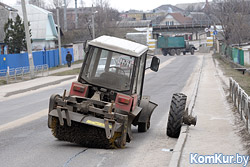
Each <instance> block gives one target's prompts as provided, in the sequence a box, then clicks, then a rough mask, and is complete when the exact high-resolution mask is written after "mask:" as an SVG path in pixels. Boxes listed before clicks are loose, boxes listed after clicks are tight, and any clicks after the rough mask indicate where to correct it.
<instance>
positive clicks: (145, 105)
mask: <svg viewBox="0 0 250 167" xmlns="http://www.w3.org/2000/svg"><path fill="white" fill-rule="evenodd" d="M157 106H158V105H157V104H155V103H153V102H151V101H150V96H143V97H142V100H141V103H140V107H141V108H142V111H141V113H140V114H139V118H138V121H137V122H138V123H139V122H147V121H148V119H149V118H150V117H151V115H152V113H153V111H154V109H155V108H156V107H157Z"/></svg>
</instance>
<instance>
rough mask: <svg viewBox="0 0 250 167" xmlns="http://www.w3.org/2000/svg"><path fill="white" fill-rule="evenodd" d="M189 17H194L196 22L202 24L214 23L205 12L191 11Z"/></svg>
mask: <svg viewBox="0 0 250 167" xmlns="http://www.w3.org/2000/svg"><path fill="white" fill-rule="evenodd" d="M188 17H191V18H192V19H193V23H194V24H200V25H211V24H212V20H211V19H210V18H209V17H208V15H207V14H206V13H204V12H190V14H189V15H188Z"/></svg>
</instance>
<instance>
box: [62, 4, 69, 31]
mask: <svg viewBox="0 0 250 167" xmlns="http://www.w3.org/2000/svg"><path fill="white" fill-rule="evenodd" d="M63 16H64V31H68V28H67V6H66V0H64V15H63Z"/></svg>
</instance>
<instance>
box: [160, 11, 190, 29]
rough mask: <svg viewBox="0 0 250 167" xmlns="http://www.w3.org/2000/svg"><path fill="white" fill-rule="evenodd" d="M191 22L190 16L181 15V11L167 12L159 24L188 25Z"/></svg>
mask: <svg viewBox="0 0 250 167" xmlns="http://www.w3.org/2000/svg"><path fill="white" fill-rule="evenodd" d="M189 24H192V18H191V17H186V16H183V15H182V14H181V13H168V14H167V15H166V16H165V18H164V19H163V20H162V21H161V23H160V25H167V26H173V25H189Z"/></svg>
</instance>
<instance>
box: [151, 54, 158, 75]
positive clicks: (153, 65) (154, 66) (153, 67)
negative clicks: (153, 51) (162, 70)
mask: <svg viewBox="0 0 250 167" xmlns="http://www.w3.org/2000/svg"><path fill="white" fill-rule="evenodd" d="M159 65H160V59H159V58H158V57H155V56H154V57H153V58H152V61H151V65H150V69H151V70H152V71H154V72H157V71H158V69H159Z"/></svg>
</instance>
